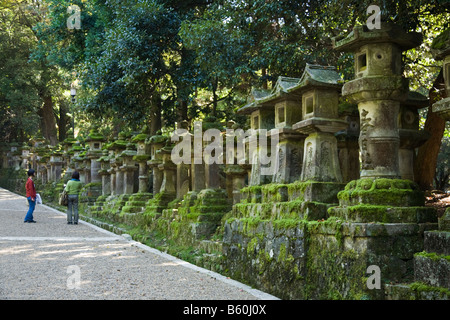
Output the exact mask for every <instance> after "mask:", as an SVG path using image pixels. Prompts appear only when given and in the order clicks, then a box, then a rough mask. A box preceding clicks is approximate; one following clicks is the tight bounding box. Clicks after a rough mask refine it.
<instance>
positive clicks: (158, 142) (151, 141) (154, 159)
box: [146, 134, 168, 195]
mask: <svg viewBox="0 0 450 320" xmlns="http://www.w3.org/2000/svg"><path fill="white" fill-rule="evenodd" d="M167 139H168V137H167V136H163V135H161V134H156V135H154V136H151V137H150V138H148V139H147V140H146V144H147V145H149V146H150V157H151V158H150V160H148V161H147V165H148V166H149V168H151V169H152V190H153V195H156V194H157V193H159V192H160V190H161V184H162V181H163V176H164V174H163V171H162V170H159V168H158V166H159V165H160V164H162V154H161V152H159V150H161V149H162V148H163V147H164V145H165V144H166V141H167Z"/></svg>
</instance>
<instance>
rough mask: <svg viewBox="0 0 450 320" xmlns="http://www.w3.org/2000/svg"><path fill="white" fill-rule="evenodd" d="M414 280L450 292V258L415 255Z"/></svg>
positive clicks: (433, 255) (435, 255)
mask: <svg viewBox="0 0 450 320" xmlns="http://www.w3.org/2000/svg"><path fill="white" fill-rule="evenodd" d="M414 279H415V281H418V282H423V283H425V284H426V285H429V286H434V287H442V288H446V289H448V290H450V256H445V255H438V254H436V253H427V252H420V253H416V254H415V255H414Z"/></svg>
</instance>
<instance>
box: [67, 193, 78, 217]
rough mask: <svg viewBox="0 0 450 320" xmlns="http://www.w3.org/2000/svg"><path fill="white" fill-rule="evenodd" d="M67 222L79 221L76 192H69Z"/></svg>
mask: <svg viewBox="0 0 450 320" xmlns="http://www.w3.org/2000/svg"><path fill="white" fill-rule="evenodd" d="M72 218H73V219H72ZM67 222H77V223H78V195H76V194H69V196H68V206H67Z"/></svg>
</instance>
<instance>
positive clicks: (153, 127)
mask: <svg viewBox="0 0 450 320" xmlns="http://www.w3.org/2000/svg"><path fill="white" fill-rule="evenodd" d="M161 103H162V101H161V96H160V95H159V92H157V90H155V91H154V92H153V97H152V99H151V106H150V135H152V136H153V135H155V134H156V133H157V132H158V131H159V130H161V126H162V118H161V111H162V107H161Z"/></svg>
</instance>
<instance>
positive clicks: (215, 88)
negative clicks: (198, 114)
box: [212, 77, 219, 117]
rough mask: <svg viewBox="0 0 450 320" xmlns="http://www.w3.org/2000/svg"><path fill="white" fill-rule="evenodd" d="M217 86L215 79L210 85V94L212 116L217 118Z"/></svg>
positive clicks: (216, 79)
mask: <svg viewBox="0 0 450 320" xmlns="http://www.w3.org/2000/svg"><path fill="white" fill-rule="evenodd" d="M218 86H219V79H218V78H217V77H216V78H215V79H214V82H213V85H212V93H213V110H212V111H213V112H212V114H213V116H214V117H217V100H218V99H217V88H218Z"/></svg>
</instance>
